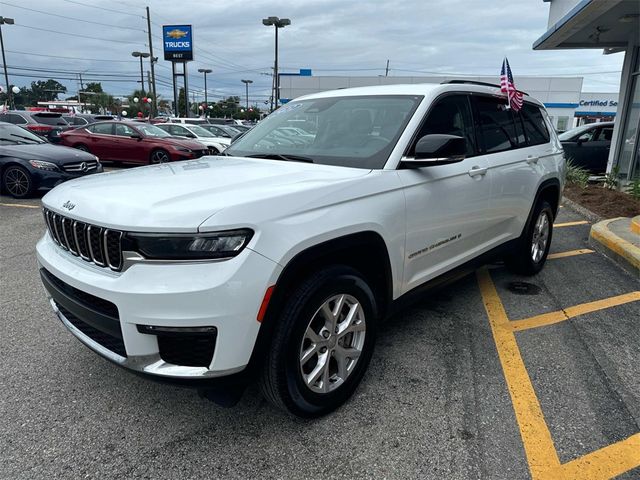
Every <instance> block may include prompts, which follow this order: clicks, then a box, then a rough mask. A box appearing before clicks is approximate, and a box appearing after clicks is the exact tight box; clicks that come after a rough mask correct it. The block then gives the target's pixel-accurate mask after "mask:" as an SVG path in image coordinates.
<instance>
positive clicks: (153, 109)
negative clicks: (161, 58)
mask: <svg viewBox="0 0 640 480" xmlns="http://www.w3.org/2000/svg"><path fill="white" fill-rule="evenodd" d="M147 33H148V34H149V55H151V88H150V90H151V92H152V93H153V101H152V102H151V115H150V116H151V117H155V116H156V114H157V112H158V106H157V105H156V102H157V101H158V97H157V96H156V71H155V69H154V67H153V64H154V63H155V62H156V61H157V60H158V59H157V58H155V57H154V56H153V40H152V37H151V14H150V13H149V7H147Z"/></svg>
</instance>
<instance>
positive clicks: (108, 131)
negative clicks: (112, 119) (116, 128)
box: [87, 123, 113, 135]
mask: <svg viewBox="0 0 640 480" xmlns="http://www.w3.org/2000/svg"><path fill="white" fill-rule="evenodd" d="M87 130H89V131H90V132H93V133H97V134H100V135H113V124H112V123H96V124H94V125H91V126H89V127H87Z"/></svg>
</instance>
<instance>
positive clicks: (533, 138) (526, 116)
mask: <svg viewBox="0 0 640 480" xmlns="http://www.w3.org/2000/svg"><path fill="white" fill-rule="evenodd" d="M520 114H521V116H522V122H523V124H524V130H525V133H526V135H527V141H528V143H529V145H541V144H543V143H548V142H549V139H550V137H549V130H547V125H546V123H545V121H544V117H543V115H542V112H541V111H540V108H539V107H536V106H535V105H530V104H528V103H525V104H524V105H523V106H522V110H521V111H520Z"/></svg>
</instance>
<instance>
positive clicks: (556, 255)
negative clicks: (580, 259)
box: [547, 248, 593, 260]
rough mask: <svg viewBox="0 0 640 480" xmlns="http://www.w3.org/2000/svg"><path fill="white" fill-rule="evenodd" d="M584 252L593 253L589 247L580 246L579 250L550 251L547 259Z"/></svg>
mask: <svg viewBox="0 0 640 480" xmlns="http://www.w3.org/2000/svg"><path fill="white" fill-rule="evenodd" d="M586 253H593V250H591V249H589V248H581V249H579V250H571V251H569V252H560V253H551V254H549V256H548V257H547V259H548V260H554V259H556V258H565V257H573V256H575V255H584V254H586Z"/></svg>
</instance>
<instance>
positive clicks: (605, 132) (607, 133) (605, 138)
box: [594, 127, 613, 142]
mask: <svg viewBox="0 0 640 480" xmlns="http://www.w3.org/2000/svg"><path fill="white" fill-rule="evenodd" d="M611 137H613V127H603V128H601V129H600V132H599V133H598V137H597V138H595V139H594V140H596V141H598V142H610V141H611Z"/></svg>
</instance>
